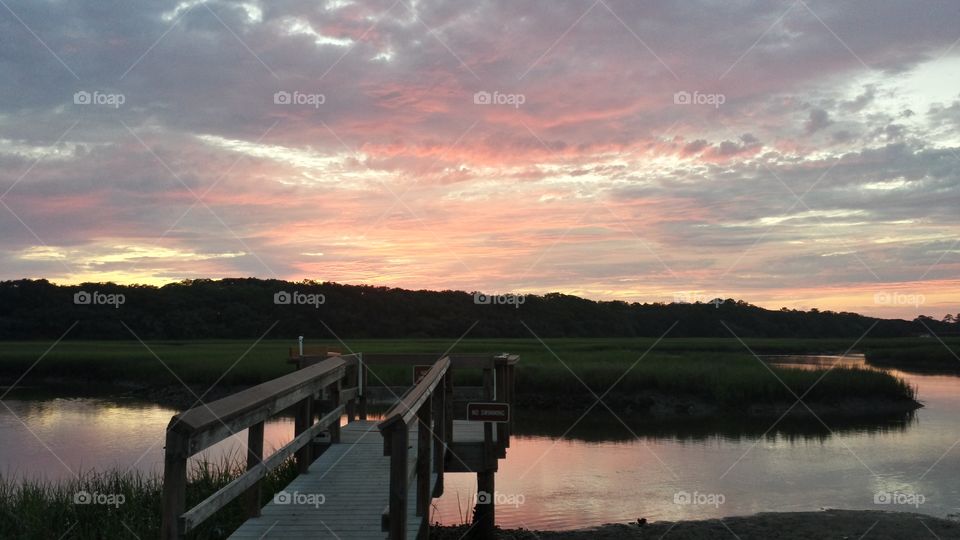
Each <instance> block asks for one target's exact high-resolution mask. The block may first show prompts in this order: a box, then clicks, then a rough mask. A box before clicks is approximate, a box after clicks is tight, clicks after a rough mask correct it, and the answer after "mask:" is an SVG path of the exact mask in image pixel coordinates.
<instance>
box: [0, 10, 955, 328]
mask: <svg viewBox="0 0 960 540" xmlns="http://www.w3.org/2000/svg"><path fill="white" fill-rule="evenodd" d="M958 42H960V4H958V3H957V2H955V1H952V0H951V1H946V0H945V1H935V0H930V1H923V2H910V1H885V0H861V1H849V2H830V1H819V0H818V1H812V0H807V1H799V0H798V1H796V2H794V1H790V0H786V1H764V2H761V1H719V0H710V1H707V0H699V1H689V2H668V1H626V0H596V1H593V0H584V1H569V2H567V1H555V0H543V1H517V0H504V1H494V2H484V1H479V2H452V1H420V2H412V1H410V0H385V1H379V0H377V1H364V2H350V1H343V0H340V1H331V2H322V1H291V2H285V1H271V2H262V3H261V2H225V1H208V2H204V1H193V0H191V1H186V2H180V3H177V2H168V1H157V2H130V1H129V0H115V1H101V2H83V3H79V2H49V1H39V0H3V1H2V2H0V74H2V81H3V82H2V85H0V232H2V234H0V279H18V278H24V277H31V278H47V279H50V280H51V281H54V282H58V283H78V282H83V281H115V282H122V283H131V282H136V283H151V284H162V283H167V282H171V281H178V280H181V279H185V278H201V277H210V278H220V277H242V276H257V277H263V278H282V279H293V280H299V279H316V280H321V281H326V280H330V281H337V282H342V283H353V284H360V283H366V284H375V285H387V286H398V287H405V288H414V289H421V288H426V289H446V288H452V289H463V290H468V291H470V290H483V291H487V292H494V293H502V292H528V293H544V292H551V291H559V292H565V293H569V294H576V295H580V296H585V297H588V298H594V299H622V300H627V301H639V302H654V301H661V302H662V301H667V302H669V301H673V300H674V299H681V300H684V299H685V300H697V299H703V300H709V299H711V298H713V297H716V296H721V297H724V298H728V297H733V298H739V299H744V300H746V301H748V302H751V303H755V304H758V305H762V306H764V307H769V308H773V309H777V308H780V307H790V308H801V309H809V308H812V307H817V308H820V309H833V310H849V311H858V312H862V313H866V314H871V315H879V316H886V317H893V316H897V317H905V318H913V317H915V316H916V315H917V314H919V313H925V314H929V315H933V316H937V317H938V318H939V317H940V316H942V315H943V314H944V313H957V312H960V243H958V240H960V172H958V171H960V44H958ZM484 92H486V93H489V95H490V101H492V103H485V98H486V94H484ZM85 93H86V94H85ZM478 93H479V94H478ZM687 96H689V98H690V99H689V100H687V99H686V97H687ZM288 98H289V99H288ZM686 101H690V102H689V103H688V102H686Z"/></svg>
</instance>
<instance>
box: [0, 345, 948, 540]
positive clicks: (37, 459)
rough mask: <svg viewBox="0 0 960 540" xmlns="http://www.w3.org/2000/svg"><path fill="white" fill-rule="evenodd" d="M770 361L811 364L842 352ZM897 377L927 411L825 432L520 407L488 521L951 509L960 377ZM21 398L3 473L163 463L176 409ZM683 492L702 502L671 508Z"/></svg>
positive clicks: (818, 427)
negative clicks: (893, 497) (893, 498)
mask: <svg viewBox="0 0 960 540" xmlns="http://www.w3.org/2000/svg"><path fill="white" fill-rule="evenodd" d="M769 361H771V362H772V363H784V364H790V365H796V366H797V367H803V366H804V365H806V366H810V367H816V366H817V365H825V364H826V365H829V364H830V363H832V362H836V361H838V360H837V359H835V358H830V357H816V358H811V357H807V358H796V357H775V358H770V359H769ZM842 362H843V363H845V364H854V365H856V364H859V363H862V359H858V358H853V359H850V358H847V359H843V360H842ZM895 373H896V374H897V375H900V376H902V377H905V378H906V379H908V380H909V381H910V382H911V383H912V384H914V385H916V386H917V387H918V389H919V394H920V400H921V401H922V402H923V403H924V404H925V405H926V406H925V407H924V408H923V409H920V410H919V411H918V412H917V413H916V414H915V415H905V416H903V417H899V418H898V417H894V418H890V417H889V416H887V417H882V418H873V419H860V420H857V421H849V420H847V421H837V420H834V419H830V418H826V419H825V423H826V426H824V425H823V424H821V423H820V422H819V421H817V420H809V419H808V420H806V421H802V420H795V419H791V420H784V421H782V422H780V423H779V424H777V425H776V426H773V427H772V426H771V424H773V419H768V420H762V421H756V420H754V421H746V420H744V419H742V418H730V419H719V420H712V421H687V422H679V421H671V422H660V423H652V424H651V423H644V422H642V421H638V420H637V419H633V418H630V419H624V420H626V422H627V425H628V426H629V429H628V428H627V427H625V426H624V425H623V424H622V423H621V422H620V420H619V419H617V418H616V417H613V416H612V415H610V414H606V415H604V414H591V415H589V416H587V417H585V418H583V419H582V420H580V422H579V423H578V424H577V425H576V426H573V427H572V428H571V426H572V425H573V424H574V422H576V421H577V418H578V416H579V414H576V413H572V414H567V415H560V414H557V413H555V412H550V411H547V412H544V413H541V414H537V413H534V412H529V413H527V414H525V415H524V417H523V418H522V419H521V421H520V423H519V425H518V431H519V432H520V433H521V435H515V436H514V438H513V440H512V445H511V448H510V450H509V453H508V456H509V457H508V459H507V460H505V461H501V462H500V472H499V474H498V475H497V491H498V494H497V497H498V502H499V505H498V509H497V521H498V522H499V523H500V524H501V525H503V526H507V527H527V528H539V529H564V528H576V527H583V526H590V525H598V524H602V523H609V522H624V521H632V520H634V519H636V518H638V517H645V518H647V519H650V520H661V519H669V520H674V519H703V518H712V517H722V516H729V515H742V514H751V513H755V512H761V511H791V510H818V509H821V508H850V509H881V510H884V509H885V510H910V511H918V512H921V513H926V514H932V515H936V516H941V517H942V516H946V515H948V514H952V513H957V512H960V483H958V482H957V478H960V378H958V377H956V376H952V375H918V374H909V373H901V372H895ZM27 395H29V394H27ZM61 395H62V394H61ZM16 396H21V397H16ZM24 396H25V395H24V394H22V393H17V394H11V396H8V397H7V399H5V400H3V402H2V403H3V405H6V407H4V406H0V467H2V468H0V472H3V473H4V474H7V475H17V476H21V477H22V476H24V475H29V476H45V477H47V478H66V477H69V476H71V475H73V474H74V473H76V472H77V471H79V470H90V469H98V470H99V469H108V468H121V469H137V470H142V471H151V472H159V471H161V470H162V446H163V440H162V437H163V433H164V428H165V427H166V425H167V423H168V422H169V420H170V416H171V415H172V414H173V413H174V411H172V410H170V409H167V408H163V407H158V406H155V405H150V404H146V403H138V402H136V401H134V400H120V401H117V400H105V399H99V398H90V397H78V398H62V397H61V398H42V397H37V396H32V397H30V398H29V399H28V398H27V397H24ZM8 408H9V409H8ZM518 418H520V417H518ZM292 433H293V422H292V420H291V419H286V418H281V419H278V420H275V421H274V422H272V423H271V424H269V425H268V426H267V427H266V436H267V442H266V447H267V448H276V447H279V446H281V445H283V444H284V443H285V442H287V441H289V440H290V439H291V437H292ZM241 449H242V446H241V444H240V440H239V439H228V440H226V441H224V442H222V443H220V444H218V445H217V446H215V447H213V448H211V449H209V450H208V451H207V452H206V455H205V456H204V457H207V458H214V459H215V458H217V457H219V456H223V455H229V454H231V453H239V452H240V451H241ZM446 483H447V489H446V494H445V495H444V497H443V498H442V499H440V500H438V501H435V509H434V515H433V519H434V520H436V521H440V522H442V523H447V524H454V523H459V522H461V521H463V520H465V519H466V517H467V516H468V515H469V514H468V513H469V508H470V506H471V504H472V503H473V500H474V496H475V493H476V484H475V477H474V476H473V475H469V474H448V475H447V477H446ZM893 492H899V493H900V495H899V496H897V497H898V498H899V500H900V502H904V503H906V502H913V503H915V502H918V501H922V504H919V505H916V504H915V505H913V506H910V505H907V504H884V505H877V504H875V503H874V499H875V497H876V496H877V494H878V493H880V494H881V497H882V496H885V494H887V493H893ZM684 493H689V494H690V499H692V500H694V501H695V502H696V503H697V504H678V503H677V502H675V501H680V502H681V503H682V502H683V500H684V496H685V495H684ZM911 496H912V497H911ZM921 496H922V499H921Z"/></svg>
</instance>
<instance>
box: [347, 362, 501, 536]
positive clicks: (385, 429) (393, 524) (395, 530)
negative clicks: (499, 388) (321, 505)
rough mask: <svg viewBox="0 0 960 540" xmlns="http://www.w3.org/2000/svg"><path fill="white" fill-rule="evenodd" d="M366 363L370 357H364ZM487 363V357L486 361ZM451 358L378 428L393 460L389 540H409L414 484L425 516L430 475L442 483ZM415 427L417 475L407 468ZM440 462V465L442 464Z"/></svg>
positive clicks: (449, 436)
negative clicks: (412, 426) (409, 509)
mask: <svg viewBox="0 0 960 540" xmlns="http://www.w3.org/2000/svg"><path fill="white" fill-rule="evenodd" d="M364 360H366V358H364ZM487 362H489V357H488V358H487ZM452 380H453V379H452V372H451V360H450V357H449V356H444V357H443V358H440V359H439V360H437V361H435V362H434V363H433V365H432V366H431V367H430V370H429V371H427V373H426V374H425V375H424V376H423V378H422V379H420V382H418V383H417V384H416V385H415V386H413V388H411V389H410V390H409V391H408V392H406V393H405V394H404V395H403V397H401V398H400V400H399V401H398V402H397V403H395V404H394V405H393V406H392V407H390V409H388V410H387V412H386V414H385V415H384V419H383V420H382V421H381V422H380V423H379V424H378V425H377V427H379V429H380V433H381V434H382V435H383V453H384V455H386V456H390V492H389V497H388V501H389V502H388V504H387V509H386V511H385V513H384V516H383V517H382V519H381V527H382V528H383V529H384V530H386V531H387V532H388V538H390V539H391V540H405V539H406V534H407V531H406V528H407V497H408V491H409V489H410V485H411V484H412V483H413V482H414V480H415V484H414V485H415V486H416V502H417V504H416V515H417V516H418V517H419V516H424V515H425V514H426V513H427V512H428V511H429V507H430V498H431V497H432V493H431V490H433V489H434V486H432V485H431V481H430V480H431V475H432V474H436V475H437V486H438V487H439V486H442V485H443V465H442V464H443V459H444V456H445V455H446V452H447V448H448V447H449V445H450V443H451V442H452V440H453V433H452V430H449V431H448V430H447V426H448V425H449V422H448V418H449V413H450V412H451V411H452V409H451V408H450V407H448V406H447V402H446V399H447V392H448V389H451V388H452V386H451V385H452ZM414 420H416V424H417V455H416V464H415V466H414V469H413V471H409V470H408V463H407V459H408V450H409V449H408V442H409V436H410V424H411V423H413V422H414ZM438 464H439V466H438Z"/></svg>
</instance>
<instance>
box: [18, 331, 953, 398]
mask: <svg viewBox="0 0 960 540" xmlns="http://www.w3.org/2000/svg"><path fill="white" fill-rule="evenodd" d="M454 342H455V340H444V339H407V340H348V342H347V343H346V346H344V344H341V343H338V342H335V341H331V340H327V341H322V340H309V339H308V344H309V345H311V346H320V345H326V346H328V347H330V348H331V349H337V350H341V351H343V352H350V351H363V352H426V351H435V352H442V351H446V350H448V349H449V348H450V347H451V345H453V344H454ZM655 343H656V340H654V339H650V338H637V339H628V338H613V339H549V340H545V341H544V342H540V341H539V340H537V339H465V340H463V341H460V342H457V343H456V346H455V348H454V349H453V350H454V351H456V352H474V353H476V352H483V353H496V352H505V351H509V352H511V353H515V354H519V355H520V357H521V362H520V365H519V367H518V381H519V382H520V383H521V386H520V388H519V391H520V392H567V391H576V392H587V390H586V389H585V388H584V387H583V386H582V385H581V384H580V382H579V381H578V380H577V378H578V377H579V378H580V379H582V380H583V381H584V382H585V383H586V384H587V385H588V386H589V387H590V388H591V389H592V390H593V391H594V392H597V393H600V392H603V391H605V390H606V389H607V388H609V387H610V386H611V385H612V384H614V382H615V381H617V379H618V378H619V377H620V376H621V375H622V374H623V373H624V372H626V371H627V370H628V368H631V366H633V365H634V363H635V362H636V365H635V366H634V367H633V368H632V369H630V370H629V372H628V373H627V375H626V376H624V378H623V379H622V380H621V381H620V382H619V383H617V385H616V388H615V390H616V391H617V392H623V393H629V392H633V391H637V390H659V391H664V392H676V393H687V394H694V395H701V396H702V397H704V398H706V399H711V400H716V401H719V402H723V403H730V402H735V401H741V400H747V401H750V400H760V401H764V402H767V401H777V400H779V401H784V400H790V401H793V400H792V399H791V398H792V395H791V392H790V391H788V390H787V389H786V388H785V387H784V386H783V385H782V384H781V383H780V382H779V381H778V380H777V378H776V377H774V376H773V375H771V373H770V372H769V371H768V370H767V368H766V367H764V366H763V365H762V364H761V363H760V361H758V360H757V359H756V358H755V357H754V356H753V354H751V351H752V352H754V353H757V354H774V353H776V354H806V353H830V352H833V353H842V352H843V351H845V350H846V349H847V348H848V347H849V346H850V345H851V343H850V340H837V339H825V340H801V339H748V340H746V344H747V346H748V347H749V349H748V348H747V347H745V346H744V344H743V343H741V342H740V341H738V340H736V339H733V338H730V339H715V338H703V339H685V338H684V339H664V340H662V341H660V342H659V343H656V346H655V347H654V344H655ZM953 343H954V346H955V348H960V347H957V345H958V343H957V342H956V341H954V342H953ZM293 344H294V342H293V341H289V340H264V341H261V342H260V343H258V344H257V345H256V346H255V347H253V348H252V349H250V350H249V351H248V348H249V347H250V345H251V343H250V342H248V341H236V340H218V341H159V342H148V343H147V347H144V345H142V344H140V343H139V342H136V341H98V342H90V341H73V342H71V341H64V342H61V343H59V344H58V345H57V346H56V347H54V348H53V350H51V351H50V352H49V353H48V354H47V355H46V356H45V357H44V358H43V361H42V362H39V363H36V365H34V363H35V362H36V360H37V358H39V357H40V356H41V355H42V354H43V353H44V351H45V350H46V349H47V348H48V347H49V346H50V344H49V343H47V342H3V343H0V376H3V377H4V378H6V379H10V380H13V379H16V378H17V377H19V376H20V375H21V374H23V373H24V372H27V371H28V370H29V374H30V375H29V378H32V379H41V380H42V379H44V378H62V379H85V380H110V381H127V382H131V383H134V384H142V385H151V386H162V385H179V383H178V381H177V377H178V378H180V379H182V380H183V381H185V382H186V383H188V384H201V385H202V384H211V383H212V382H214V381H216V380H218V378H220V377H221V376H223V380H222V381H221V383H220V384H222V385H252V384H258V383H261V382H263V381H266V380H269V379H271V378H274V377H278V376H280V375H283V374H285V373H289V371H290V366H289V364H287V363H286V358H287V350H288V348H289V347H290V346H292V345H293ZM931 345H932V344H931V343H930V340H923V339H877V340H870V339H867V340H864V341H863V342H862V343H861V346H860V349H861V350H864V351H866V352H867V354H868V358H873V357H876V358H883V357H889V356H891V355H894V356H897V357H907V356H908V355H909V354H910V352H911V351H915V355H914V356H919V357H925V356H924V355H929V354H932V353H931V352H929V351H931V350H932V347H931ZM651 347H653V348H652V350H650V352H649V353H647V350H648V349H650V348H651ZM920 351H923V352H920ZM154 354H156V357H155V356H154ZM645 354H646V355H645ZM938 354H940V353H938ZM949 354H950V353H949V351H947V350H945V349H944V350H942V355H949ZM644 355H645V356H644ZM884 355H886V356H884ZM641 356H643V359H642V360H639V361H638V359H639V358H640V357H641ZM158 358H159V360H158ZM238 358H240V361H239V362H237V359H238ZM949 358H953V357H952V356H949ZM161 360H162V362H161ZM954 361H955V359H954ZM234 362H237V363H236V365H235V366H233V364H234ZM957 363H958V364H960V362H957ZM31 366H32V369H31ZM167 366H169V370H168V369H167ZM231 366H232V368H231ZM171 371H172V372H173V373H175V374H176V377H174V375H173V374H172V373H171ZM373 371H374V373H375V375H374V376H372V377H371V384H379V383H380V382H383V383H386V384H390V385H403V386H406V385H409V384H410V382H411V379H412V374H411V370H410V368H409V367H386V366H374V367H373ZM774 371H775V373H776V374H777V375H778V376H779V377H780V378H781V379H782V380H783V381H784V382H786V383H787V385H788V386H789V387H790V389H791V390H793V392H794V393H797V394H798V395H802V393H803V392H804V391H806V389H807V388H809V387H810V386H811V385H812V384H813V382H814V381H816V380H817V379H818V378H819V376H820V372H817V371H808V372H796V371H795V370H789V369H774ZM224 374H226V375H225V376H224ZM574 374H575V375H576V376H574ZM454 376H455V379H456V383H457V384H461V385H463V384H467V385H477V384H480V374H479V372H475V371H474V372H471V371H467V370H461V371H455V374H454ZM587 393H589V392H587ZM838 395H839V396H848V397H878V396H879V397H886V398H912V397H913V392H912V390H911V389H910V388H909V386H908V385H907V384H906V383H904V382H903V381H899V380H898V379H896V378H895V377H892V376H890V375H887V374H882V373H881V374H878V373H876V372H873V371H870V370H863V369H860V370H841V369H836V370H834V371H833V372H831V373H829V374H827V375H826V377H825V378H824V380H823V381H821V382H820V383H819V384H817V385H816V387H815V388H814V389H813V391H812V392H811V394H810V395H809V396H808V399H809V400H817V399H829V398H831V397H835V396H838Z"/></svg>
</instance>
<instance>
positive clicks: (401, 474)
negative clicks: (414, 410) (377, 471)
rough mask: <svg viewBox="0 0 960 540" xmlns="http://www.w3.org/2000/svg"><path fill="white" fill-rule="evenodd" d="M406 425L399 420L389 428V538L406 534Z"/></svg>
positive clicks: (400, 538) (402, 537) (400, 539)
mask: <svg viewBox="0 0 960 540" xmlns="http://www.w3.org/2000/svg"><path fill="white" fill-rule="evenodd" d="M408 442H409V436H408V435H407V425H406V424H404V423H403V422H400V423H398V424H396V425H395V426H393V427H392V428H391V430H390V502H389V508H390V531H389V532H390V537H389V538H390V540H405V539H406V535H407V479H408V478H409V477H408V476H407V444H408Z"/></svg>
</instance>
